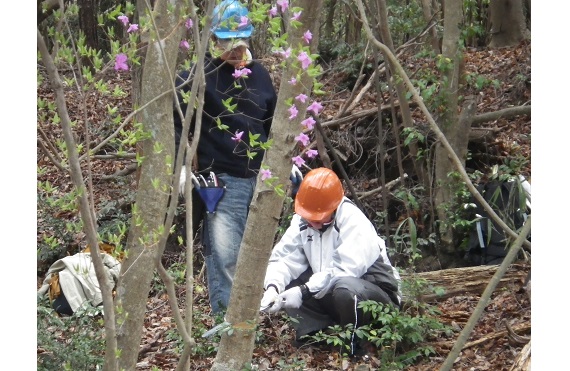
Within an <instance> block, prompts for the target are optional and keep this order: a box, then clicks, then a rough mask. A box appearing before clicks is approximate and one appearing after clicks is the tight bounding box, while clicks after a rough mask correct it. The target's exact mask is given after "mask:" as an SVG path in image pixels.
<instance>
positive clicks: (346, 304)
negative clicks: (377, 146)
mask: <svg viewBox="0 0 570 371" xmlns="http://www.w3.org/2000/svg"><path fill="white" fill-rule="evenodd" d="M399 286H400V275H399V273H398V271H397V270H396V269H395V268H394V267H393V266H392V265H391V263H390V260H389V259H388V256H387V254H386V245H385V243H384V240H382V238H380V236H378V234H377V233H376V230H375V228H374V226H373V225H372V223H371V222H370V220H368V218H367V217H366V215H364V213H362V211H360V209H359V208H358V207H357V206H356V205H355V204H354V203H352V201H350V200H349V199H348V198H347V197H345V196H344V190H343V187H342V184H341V182H340V179H339V178H338V177H337V175H336V174H335V173H334V172H333V171H332V170H330V169H327V168H317V169H313V170H311V171H310V172H308V173H307V174H306V175H305V177H304V179H303V181H302V182H301V186H300V187H299V191H298V192H297V197H296V198H295V214H294V215H293V218H292V220H291V224H290V226H289V228H288V229H287V230H286V231H285V234H284V235H283V237H281V240H280V241H279V242H278V243H277V245H276V246H275V247H274V249H273V252H272V253H271V257H270V259H269V264H268V267H267V271H266V274H265V282H264V288H265V293H264V294H263V297H262V300H261V308H260V309H261V310H266V311H268V312H270V313H275V312H277V311H279V310H280V309H282V308H284V309H285V311H286V312H287V314H288V315H289V316H291V317H297V319H298V320H299V322H298V323H296V324H295V323H294V326H295V330H296V342H297V343H298V342H299V340H300V338H301V336H303V335H307V334H311V333H315V332H317V331H318V330H321V329H325V328H327V327H329V326H332V325H335V324H339V325H341V326H345V325H347V324H350V323H351V324H354V328H355V329H356V328H357V327H359V326H361V325H365V324H369V323H370V321H371V316H370V313H363V311H362V309H360V308H358V303H359V302H361V301H366V300H374V301H377V302H380V303H384V304H393V305H394V306H396V307H399V306H400V303H401V295H400V289H399ZM357 308H358V309H357ZM350 345H351V351H352V352H353V354H354V349H355V347H354V334H353V339H351V344H350Z"/></svg>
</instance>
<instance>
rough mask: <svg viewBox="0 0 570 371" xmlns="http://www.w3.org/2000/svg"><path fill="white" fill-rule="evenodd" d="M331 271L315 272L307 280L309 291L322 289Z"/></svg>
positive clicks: (327, 282) (326, 283) (328, 280)
mask: <svg viewBox="0 0 570 371" xmlns="http://www.w3.org/2000/svg"><path fill="white" fill-rule="evenodd" d="M330 278H331V273H330V272H327V271H322V272H317V273H315V274H313V275H312V276H311V278H309V281H307V288H308V289H309V291H310V292H311V293H313V294H314V293H316V292H319V291H321V290H322V289H324V288H325V287H326V286H327V285H328V284H329V282H330Z"/></svg>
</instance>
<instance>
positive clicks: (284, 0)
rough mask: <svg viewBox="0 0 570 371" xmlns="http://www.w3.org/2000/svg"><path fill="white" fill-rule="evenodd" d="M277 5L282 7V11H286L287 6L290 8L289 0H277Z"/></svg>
mask: <svg viewBox="0 0 570 371" xmlns="http://www.w3.org/2000/svg"><path fill="white" fill-rule="evenodd" d="M277 5H279V6H280V7H281V13H285V11H286V10H287V8H289V0H277Z"/></svg>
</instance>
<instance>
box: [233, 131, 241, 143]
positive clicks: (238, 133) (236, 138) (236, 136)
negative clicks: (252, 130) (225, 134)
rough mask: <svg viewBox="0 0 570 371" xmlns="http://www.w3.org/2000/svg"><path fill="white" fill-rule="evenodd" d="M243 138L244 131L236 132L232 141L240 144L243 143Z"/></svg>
mask: <svg viewBox="0 0 570 371" xmlns="http://www.w3.org/2000/svg"><path fill="white" fill-rule="evenodd" d="M242 136H243V131H239V130H238V131H236V133H235V135H234V136H233V137H232V140H233V141H234V142H239V141H241V137H242Z"/></svg>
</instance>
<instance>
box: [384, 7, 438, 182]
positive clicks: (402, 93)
mask: <svg viewBox="0 0 570 371" xmlns="http://www.w3.org/2000/svg"><path fill="white" fill-rule="evenodd" d="M376 7H377V19H378V23H379V29H378V32H379V33H380V38H381V41H382V42H383V43H384V44H385V45H386V46H387V47H388V48H389V49H390V51H391V52H392V53H395V50H394V43H393V41H392V35H391V34H390V29H389V28H388V8H387V6H386V2H385V1H384V0H377V1H376ZM388 67H389V68H390V75H391V76H393V82H394V86H395V88H396V94H397V95H398V101H399V103H400V113H401V114H402V122H403V125H404V127H406V128H411V127H413V126H414V122H413V120H412V113H411V111H410V105H409V103H408V100H407V98H406V88H405V86H404V83H403V80H402V78H401V77H399V76H398V74H397V72H396V68H395V67H394V66H393V65H392V64H390V63H388ZM394 125H397V123H396V122H394ZM410 152H411V153H412V156H413V158H414V160H413V164H414V169H415V171H416V175H417V176H418V178H419V181H420V183H422V184H424V186H425V187H426V189H429V182H428V180H427V175H426V173H425V161H423V160H419V159H418V156H417V154H418V146H417V144H416V143H411V144H410ZM400 175H402V174H400Z"/></svg>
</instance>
